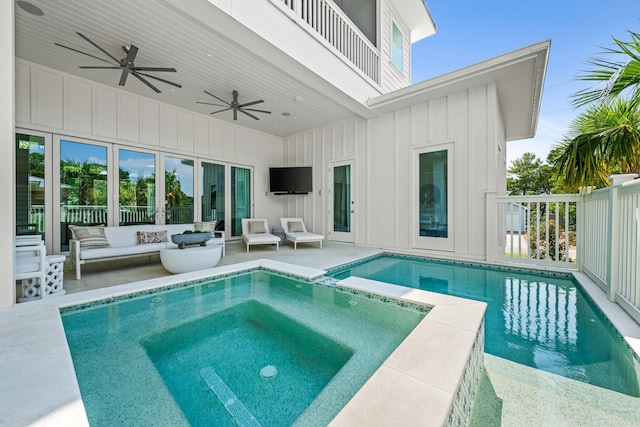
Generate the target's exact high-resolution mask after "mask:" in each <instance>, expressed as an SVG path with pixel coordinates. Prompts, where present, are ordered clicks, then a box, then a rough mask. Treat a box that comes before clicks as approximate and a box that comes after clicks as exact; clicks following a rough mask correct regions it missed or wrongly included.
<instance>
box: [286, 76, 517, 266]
mask: <svg viewBox="0 0 640 427" xmlns="http://www.w3.org/2000/svg"><path fill="white" fill-rule="evenodd" d="M501 123H502V121H501V120H500V119H499V114H498V106H497V98H496V89H495V85H493V84H491V85H487V86H480V87H477V88H474V89H471V90H466V91H463V92H459V93H454V94H451V95H448V96H445V97H442V98H437V99H433V100H431V101H428V102H424V103H419V104H416V105H413V106H411V107H409V108H403V109H399V110H396V111H394V112H392V113H389V114H386V115H384V116H382V117H380V118H378V119H374V120H369V121H367V120H364V119H359V118H357V119H350V120H346V121H343V122H339V123H335V124H332V125H330V126H325V127H322V128H319V129H314V130H311V131H308V132H305V133H302V134H299V135H296V136H293V137H290V138H286V139H285V157H286V161H287V164H288V165H290V166H296V165H300V166H302V165H305V166H313V170H314V192H313V194H310V195H308V196H302V197H301V196H290V197H288V200H287V205H286V208H285V211H286V214H287V215H288V216H302V217H304V218H306V221H307V225H309V224H311V227H310V228H313V230H314V231H315V232H318V233H323V234H325V235H327V233H328V231H329V227H330V223H329V221H330V218H328V215H327V212H328V210H329V207H330V201H331V200H330V191H329V190H330V186H331V183H330V182H329V176H328V173H329V165H330V163H331V162H335V161H341V160H349V159H351V160H353V161H354V169H355V170H354V174H355V176H354V179H353V184H354V185H355V186H356V188H355V194H356V199H355V204H354V206H355V220H354V233H355V234H354V238H355V243H356V244H360V245H367V246H374V247H382V248H388V249H397V250H403V251H409V252H416V253H422V254H426V255H435V256H454V255H455V256H456V257H458V258H466V259H478V260H481V259H485V251H486V234H487V233H486V222H487V218H486V193H487V192H496V191H498V192H500V190H499V189H498V188H497V187H498V186H500V182H501V181H500V179H499V178H498V176H497V173H499V171H498V172H496V169H498V168H500V164H501V163H502V162H503V160H502V159H501V158H500V157H501V153H500V152H499V151H500V150H499V149H498V147H499V141H500V140H502V141H504V135H502V134H503V133H504V131H503V129H502V126H501ZM501 135H502V136H501ZM443 145H444V146H447V147H451V148H452V153H453V158H452V159H451V160H450V161H451V162H452V163H453V166H454V172H453V173H454V175H453V177H452V179H453V187H452V192H453V194H452V197H453V209H452V212H450V213H449V215H450V217H449V218H450V219H449V231H450V233H452V236H453V251H452V252H451V251H450V252H447V253H443V252H440V251H434V250H422V249H418V248H417V247H416V246H415V245H414V242H413V240H414V239H413V237H414V236H413V235H414V233H415V232H416V229H417V226H414V224H412V222H413V221H412V207H413V206H416V203H414V197H413V193H412V189H413V188H415V183H414V182H413V180H414V176H417V174H416V173H415V171H414V170H413V169H415V167H414V165H413V159H414V156H416V150H417V149H418V148H420V149H422V148H427V149H428V148H429V147H441V146H443ZM416 193H417V191H416ZM450 196H451V195H450ZM415 197H416V198H417V194H416V195H415ZM416 209H417V208H416Z"/></svg>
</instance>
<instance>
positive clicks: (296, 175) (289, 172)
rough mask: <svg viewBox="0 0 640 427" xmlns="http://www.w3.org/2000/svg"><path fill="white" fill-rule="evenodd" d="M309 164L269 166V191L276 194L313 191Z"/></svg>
mask: <svg viewBox="0 0 640 427" xmlns="http://www.w3.org/2000/svg"><path fill="white" fill-rule="evenodd" d="M312 182H313V175H312V173H311V166H295V167H280V168H269V191H271V192H272V193H275V194H276V195H282V194H307V193H311V192H312V191H313V186H312Z"/></svg>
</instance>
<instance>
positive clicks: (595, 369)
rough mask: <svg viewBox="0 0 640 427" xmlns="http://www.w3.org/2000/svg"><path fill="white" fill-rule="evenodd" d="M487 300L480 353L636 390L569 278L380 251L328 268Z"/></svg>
mask: <svg viewBox="0 0 640 427" xmlns="http://www.w3.org/2000/svg"><path fill="white" fill-rule="evenodd" d="M331 276H333V277H335V278H338V279H343V278H346V277H349V276H358V277H363V278H368V279H372V280H377V281H381V282H387V283H393V284H398V285H402V286H407V287H412V288H418V289H423V290H427V291H433V292H439V293H444V294H447V295H454V296H459V297H463V298H469V299H475V300H480V301H484V302H487V303H488V307H487V312H486V314H485V352H486V353H488V354H490V355H493V356H497V357H500V358H504V359H507V360H509V361H512V362H516V363H518V364H522V365H525V366H528V367H532V368H535V369H539V370H543V371H546V372H550V373H553V374H557V375H561V376H563V377H566V378H569V379H572V380H577V381H581V382H584V383H587V384H591V385H595V386H598V387H603V388H606V389H609V390H613V391H616V392H619V393H623V394H626V395H629V396H633V397H637V396H640V390H639V384H638V374H637V373H638V372H640V363H639V361H638V358H637V357H636V356H635V355H634V354H633V352H632V350H631V349H630V348H629V347H628V346H627V345H626V343H625V342H624V340H623V339H622V338H621V337H620V336H619V334H618V333H617V332H616V331H615V330H614V328H613V327H612V326H611V324H610V323H609V322H608V320H606V318H605V317H604V315H603V314H602V312H601V311H600V310H599V309H598V308H597V307H596V306H595V304H594V303H593V302H592V301H591V299H590V298H589V297H588V296H587V295H586V294H585V293H584V291H583V290H582V289H581V288H580V287H579V286H576V284H575V283H574V282H573V280H572V279H571V278H569V277H558V276H551V275H536V274H532V273H529V272H520V271H518V272H514V271H505V270H498V269H491V268H485V267H478V266H472V265H468V264H460V263H448V262H442V261H435V260H426V259H416V258H412V257H399V256H395V255H386V256H381V257H377V258H374V259H372V260H369V261H366V262H363V263H359V264H355V265H352V266H349V267H346V268H342V269H337V270H335V271H332V272H331Z"/></svg>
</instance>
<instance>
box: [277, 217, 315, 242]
mask: <svg viewBox="0 0 640 427" xmlns="http://www.w3.org/2000/svg"><path fill="white" fill-rule="evenodd" d="M280 224H281V225H282V228H284V234H285V236H286V239H287V240H289V241H290V242H292V243H293V249H294V250H296V249H298V243H312V242H319V243H320V247H322V241H323V240H324V236H323V235H322V234H315V233H310V232H309V231H307V227H306V226H305V225H304V221H303V220H302V218H280Z"/></svg>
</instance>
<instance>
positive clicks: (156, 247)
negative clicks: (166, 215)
mask: <svg viewBox="0 0 640 427" xmlns="http://www.w3.org/2000/svg"><path fill="white" fill-rule="evenodd" d="M69 229H70V230H71V233H72V234H71V236H72V237H71V239H70V240H69V257H70V260H71V265H72V267H73V268H75V270H76V279H77V280H80V278H81V273H80V266H81V265H82V264H86V263H90V262H99V261H106V260H114V259H123V258H130V257H132V256H141V255H152V254H155V253H158V252H160V250H161V249H165V248H176V247H178V245H176V244H174V243H173V242H171V235H172V234H181V233H183V232H184V231H186V230H192V231H193V230H195V225H194V224H167V225H151V224H143V225H125V226H119V227H105V226H103V225H96V226H86V227H85V226H82V227H81V226H73V225H70V226H69ZM211 235H212V238H211V239H210V240H209V241H208V242H207V244H208V245H211V244H213V245H222V256H224V255H225V244H224V232H223V231H211ZM214 236H215V237H214Z"/></svg>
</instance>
